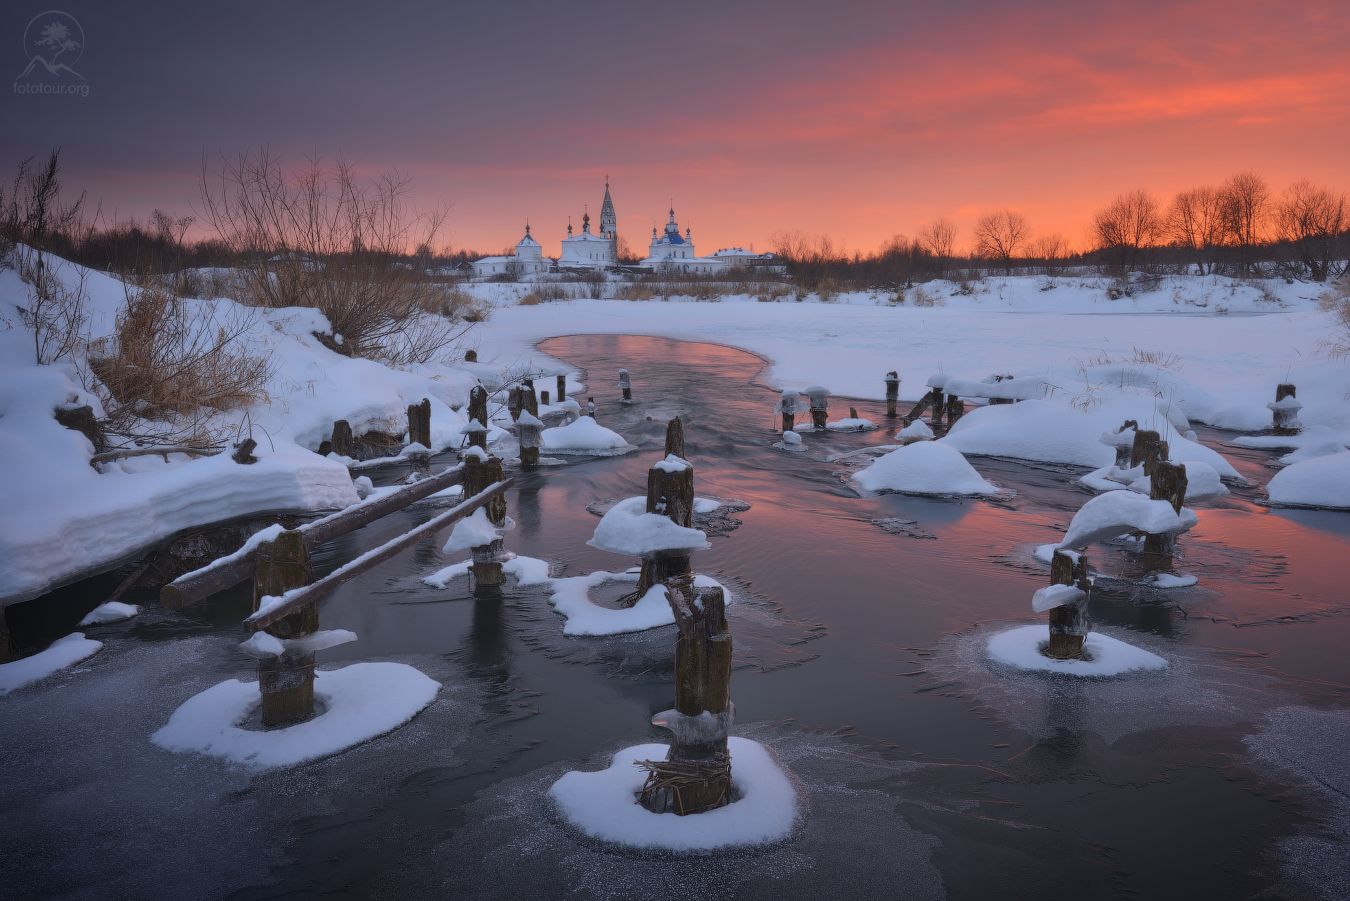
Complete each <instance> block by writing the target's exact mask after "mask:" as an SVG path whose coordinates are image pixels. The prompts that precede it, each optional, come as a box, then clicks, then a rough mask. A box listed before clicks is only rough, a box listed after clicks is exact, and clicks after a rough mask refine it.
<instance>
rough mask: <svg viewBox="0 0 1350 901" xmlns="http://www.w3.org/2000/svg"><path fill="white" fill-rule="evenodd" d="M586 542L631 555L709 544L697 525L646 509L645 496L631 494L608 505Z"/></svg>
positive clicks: (693, 547) (704, 546)
mask: <svg viewBox="0 0 1350 901" xmlns="http://www.w3.org/2000/svg"><path fill="white" fill-rule="evenodd" d="M586 543H587V544H589V545H590V546H591V547H595V548H599V549H600V550H602V551H612V552H613V553H616V554H624V555H626V556H632V557H641V556H643V555H645V554H654V553H657V552H660V551H692V550H698V549H700V548H706V547H708V546H709V545H708V536H707V535H705V534H703V532H701V531H699V530H698V529H690V528H686V527H685V526H681V525H677V524H676V523H674V522H672V521H671V520H670V518H669V517H666V516H662V515H661V514H659V513H648V512H647V499H646V498H645V497H630V498H628V499H626V500H622V501H619V502H618V503H617V504H615V505H614V506H613V507H611V508H610V509H609V511H608V512H607V513H605V515H604V516H603V517H601V518H600V524H599V525H598V526H596V527H595V535H594V536H592V538H591V540H590V541H588V542H586Z"/></svg>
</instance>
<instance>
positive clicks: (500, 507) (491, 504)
mask: <svg viewBox="0 0 1350 901" xmlns="http://www.w3.org/2000/svg"><path fill="white" fill-rule="evenodd" d="M536 421H537V420H536ZM501 480H502V461H501V460H500V459H498V458H497V457H493V456H490V455H488V454H487V453H485V452H483V451H481V450H470V451H468V452H467V453H466V454H465V455H464V496H465V497H473V496H474V495H475V494H478V493H479V492H481V491H486V490H487V489H488V488H489V487H491V486H492V484H493V483H495V482H500V481H501ZM483 510H484V512H485V513H486V514H487V518H488V522H490V523H492V524H493V525H494V526H496V527H497V528H499V529H501V528H505V527H506V495H505V494H499V495H497V496H496V497H494V498H493V499H492V500H490V501H488V502H487V504H486V505H485V506H484V507H483ZM469 553H470V554H471V555H472V558H473V562H472V564H471V565H470V567H469V570H470V572H472V573H473V580H474V584H475V585H479V586H482V587H489V588H491V587H496V586H498V585H501V584H502V582H503V581H504V577H503V575H502V561H503V560H505V559H506V553H505V551H504V550H503V542H502V539H501V538H497V539H494V540H493V541H492V542H491V543H490V544H484V545H480V546H479V547H474V548H470V549H469Z"/></svg>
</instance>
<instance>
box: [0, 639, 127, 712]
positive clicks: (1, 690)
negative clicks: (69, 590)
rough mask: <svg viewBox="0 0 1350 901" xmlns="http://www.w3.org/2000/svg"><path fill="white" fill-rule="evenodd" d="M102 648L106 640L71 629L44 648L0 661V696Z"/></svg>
mask: <svg viewBox="0 0 1350 901" xmlns="http://www.w3.org/2000/svg"><path fill="white" fill-rule="evenodd" d="M102 647H103V642H101V641H94V640H93V639H92V638H85V637H84V633H83V632H71V633H70V634H69V635H67V636H66V637H65V638H58V639H57V640H56V641H53V642H52V643H51V644H50V645H48V646H47V649H46V650H44V651H39V652H38V653H36V654H33V655H32V656H30V657H22V658H20V659H18V660H15V661H13V662H11V663H0V696H4V695H7V694H9V693H10V692H11V691H14V690H15V689H19V688H23V687H24V686H25V685H31V684H32V683H34V682H37V681H39V680H42V679H45V678H47V677H48V676H50V675H52V674H53V673H58V672H60V671H61V670H63V669H68V668H69V667H72V666H74V665H75V664H77V663H79V662H80V661H81V660H84V659H86V658H88V657H92V656H93V655H94V654H96V653H98V651H99V650H100V649H101V648H102Z"/></svg>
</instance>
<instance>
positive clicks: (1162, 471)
mask: <svg viewBox="0 0 1350 901" xmlns="http://www.w3.org/2000/svg"><path fill="white" fill-rule="evenodd" d="M1164 444H1165V442H1164ZM1186 488H1187V479H1186V467H1185V465H1184V464H1181V463H1169V462H1167V461H1166V460H1159V461H1156V462H1154V463H1153V464H1152V471H1151V472H1149V483H1148V496H1149V499H1150V500H1155V501H1167V502H1168V503H1169V504H1171V505H1172V509H1173V510H1175V511H1177V512H1178V513H1180V512H1181V507H1182V505H1183V504H1184V503H1185V502H1186ZM1176 545H1177V536H1176V534H1175V533H1172V532H1168V533H1166V534H1163V535H1146V536H1144V562H1145V568H1146V569H1147V570H1148V571H1150V572H1162V571H1164V570H1167V569H1171V568H1172V555H1173V553H1174V552H1175V551H1176Z"/></svg>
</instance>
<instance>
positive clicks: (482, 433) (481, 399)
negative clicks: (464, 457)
mask: <svg viewBox="0 0 1350 901" xmlns="http://www.w3.org/2000/svg"><path fill="white" fill-rule="evenodd" d="M487 408H488V393H487V389H486V388H484V387H483V386H482V385H474V386H473V388H472V389H470V391H469V419H470V420H472V421H473V422H476V423H478V424H479V425H480V426H482V428H481V429H480V430H478V431H474V432H471V433H469V443H470V444H472V445H475V446H477V447H481V448H482V449H483V450H487V446H488V433H487V429H488V409H487Z"/></svg>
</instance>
